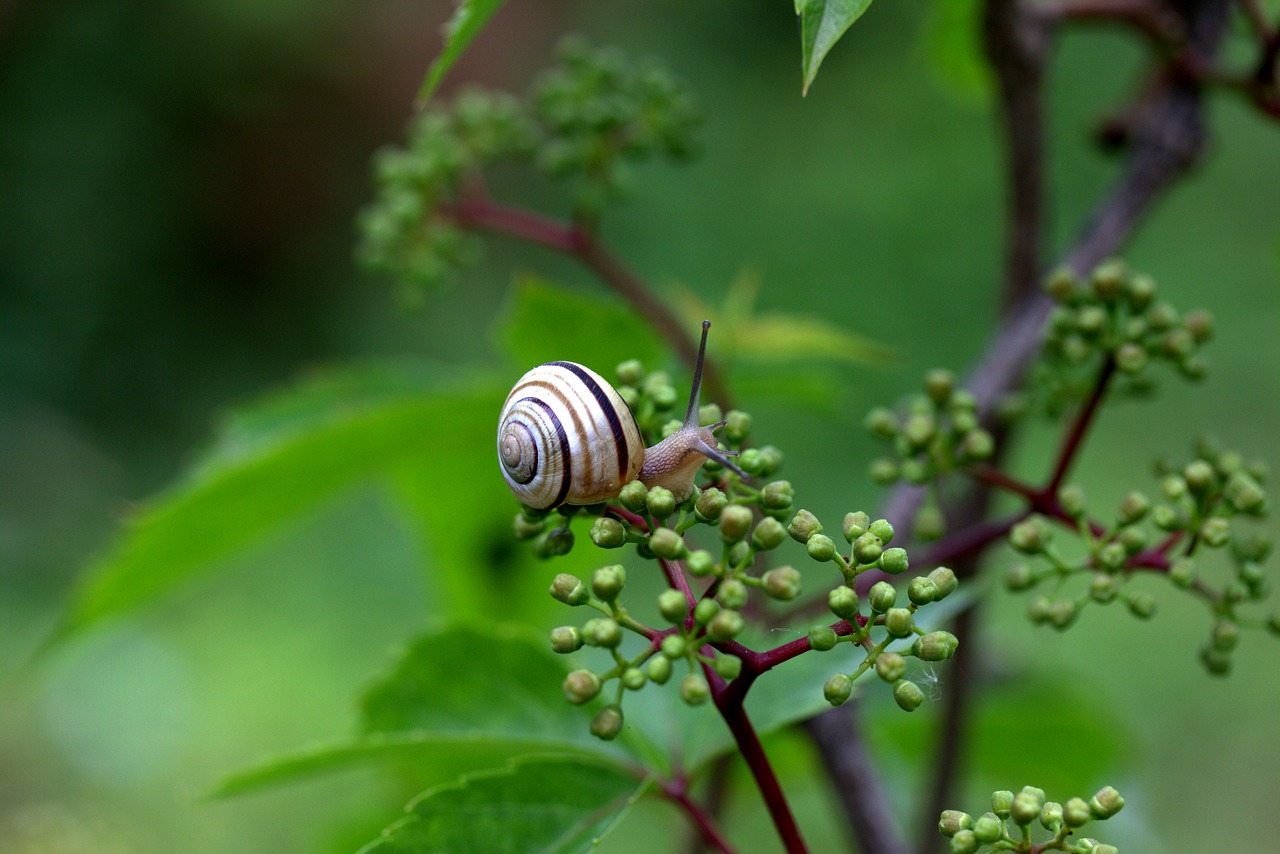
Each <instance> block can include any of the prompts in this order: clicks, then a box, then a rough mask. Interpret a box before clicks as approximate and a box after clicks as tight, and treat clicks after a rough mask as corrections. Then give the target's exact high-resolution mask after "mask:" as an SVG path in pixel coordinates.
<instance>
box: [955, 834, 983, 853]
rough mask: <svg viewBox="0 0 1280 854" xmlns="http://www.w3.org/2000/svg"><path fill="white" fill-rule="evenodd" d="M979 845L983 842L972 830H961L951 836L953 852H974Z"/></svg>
mask: <svg viewBox="0 0 1280 854" xmlns="http://www.w3.org/2000/svg"><path fill="white" fill-rule="evenodd" d="M979 845H981V843H980V842H978V838H977V837H976V836H974V835H973V831H972V830H960V831H957V832H956V835H955V836H953V837H951V854H974V852H975V851H977V850H978V846H979Z"/></svg>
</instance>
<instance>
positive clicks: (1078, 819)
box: [1062, 798, 1093, 827]
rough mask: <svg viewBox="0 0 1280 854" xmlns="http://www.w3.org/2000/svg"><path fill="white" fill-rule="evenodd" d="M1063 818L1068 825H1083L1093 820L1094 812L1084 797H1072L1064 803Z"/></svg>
mask: <svg viewBox="0 0 1280 854" xmlns="http://www.w3.org/2000/svg"><path fill="white" fill-rule="evenodd" d="M1062 820H1063V822H1065V823H1066V825H1067V827H1083V826H1084V825H1086V824H1088V823H1089V822H1091V821H1093V812H1092V811H1091V810H1090V809H1089V804H1088V803H1086V802H1085V800H1084V798H1072V799H1071V800H1069V801H1067V802H1066V803H1065V804H1063V805H1062Z"/></svg>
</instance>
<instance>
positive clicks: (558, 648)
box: [551, 626, 582, 655]
mask: <svg viewBox="0 0 1280 854" xmlns="http://www.w3.org/2000/svg"><path fill="white" fill-rule="evenodd" d="M581 648H582V632H580V631H579V630H578V627H577V626H559V627H557V628H554V629H552V630H551V651H552V652H556V653H560V654H561V655H564V654H566V653H570V652H576V651H577V650H579V649H581Z"/></svg>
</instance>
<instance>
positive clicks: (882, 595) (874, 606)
mask: <svg viewBox="0 0 1280 854" xmlns="http://www.w3.org/2000/svg"><path fill="white" fill-rule="evenodd" d="M897 600H898V590H897V588H896V587H894V586H893V585H892V584H890V583H889V582H887V581H877V582H876V583H875V584H873V585H871V589H870V590H868V591H867V601H868V602H870V603H871V610H872V611H875V612H876V613H877V614H883V613H885V612H886V611H888V610H889V609H890V608H892V607H893V604H894V602H896V601H897Z"/></svg>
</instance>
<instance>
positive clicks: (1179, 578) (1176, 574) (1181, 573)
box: [1169, 557, 1197, 590]
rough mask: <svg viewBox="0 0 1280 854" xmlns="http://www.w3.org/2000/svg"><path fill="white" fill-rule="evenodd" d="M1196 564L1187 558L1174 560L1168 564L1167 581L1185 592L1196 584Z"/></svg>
mask: <svg viewBox="0 0 1280 854" xmlns="http://www.w3.org/2000/svg"><path fill="white" fill-rule="evenodd" d="M1196 576H1197V573H1196V562H1195V561H1194V560H1192V559H1191V558H1189V557H1179V558H1175V559H1174V560H1173V562H1172V563H1170V564H1169V580H1170V581H1172V582H1173V583H1174V584H1176V585H1177V586H1178V587H1181V588H1182V589H1183V590H1186V589H1187V588H1188V587H1190V586H1191V585H1192V584H1195V583H1196Z"/></svg>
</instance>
